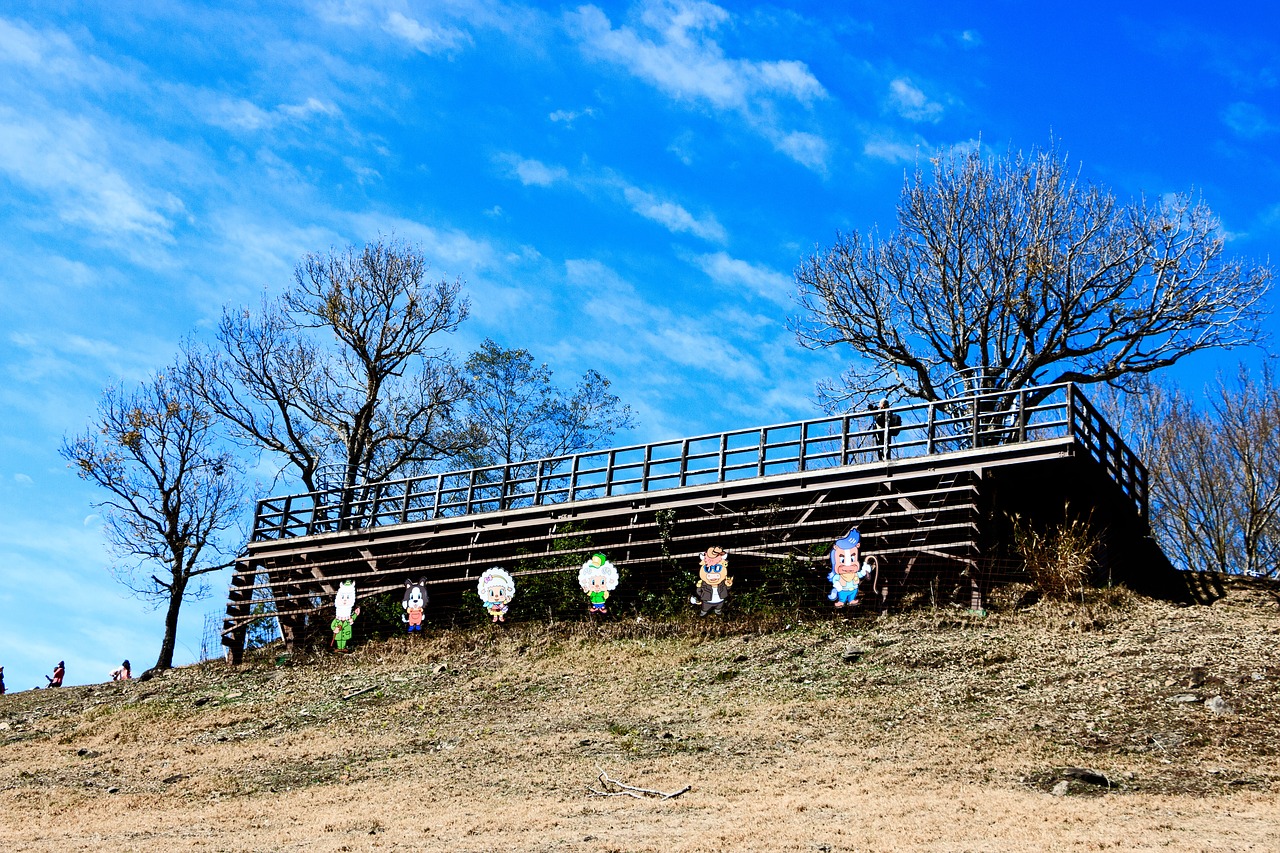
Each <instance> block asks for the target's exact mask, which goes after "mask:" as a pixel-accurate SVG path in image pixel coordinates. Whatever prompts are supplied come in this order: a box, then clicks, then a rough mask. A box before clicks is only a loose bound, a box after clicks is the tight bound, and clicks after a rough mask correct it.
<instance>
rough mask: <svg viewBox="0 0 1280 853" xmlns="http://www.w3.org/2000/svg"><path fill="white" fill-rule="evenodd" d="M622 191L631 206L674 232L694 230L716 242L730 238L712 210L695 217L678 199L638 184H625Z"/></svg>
mask: <svg viewBox="0 0 1280 853" xmlns="http://www.w3.org/2000/svg"><path fill="white" fill-rule="evenodd" d="M622 194H623V197H624V198H626V200H627V203H628V204H629V205H631V209H632V210H634V211H635V212H636V213H638V214H640V215H641V216H643V217H644V218H645V219H648V220H650V221H652V222H656V223H658V224H659V225H661V226H662V227H664V228H666V229H667V230H668V231H670V232H671V233H673V234H692V235H694V236H695V237H701V238H702V239H703V240H707V241H710V242H713V243H723V242H724V241H725V240H726V239H728V234H726V233H725V230H724V227H723V226H721V224H720V223H719V222H717V221H716V218H715V217H714V216H712V215H710V214H708V215H706V216H703V217H701V218H699V217H696V216H694V215H693V214H692V213H690V212H689V211H687V210H685V209H684V207H683V206H681V205H679V204H677V203H676V202H673V201H669V200H666V199H661V198H658V197H657V196H655V195H654V194H653V193H650V192H647V191H645V190H642V189H640V188H639V187H633V186H623V187H622Z"/></svg>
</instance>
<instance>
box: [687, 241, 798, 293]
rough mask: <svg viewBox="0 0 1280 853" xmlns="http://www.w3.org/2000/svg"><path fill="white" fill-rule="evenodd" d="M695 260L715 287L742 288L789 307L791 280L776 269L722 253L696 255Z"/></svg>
mask: <svg viewBox="0 0 1280 853" xmlns="http://www.w3.org/2000/svg"><path fill="white" fill-rule="evenodd" d="M695 261H696V263H697V264H698V266H699V267H701V268H702V271H703V272H705V273H706V274H707V275H708V276H709V277H710V278H711V279H712V280H713V281H715V282H717V283H719V284H723V285H727V286H730V287H746V288H747V289H749V290H751V291H753V292H755V293H757V294H759V295H760V296H763V297H764V298H766V299H769V300H771V301H773V302H776V303H778V304H779V305H788V304H790V300H789V296H790V293H791V289H792V282H791V279H790V278H789V277H787V276H785V275H783V274H782V273H780V272H777V271H776V270H772V269H769V268H768V267H764V266H759V265H757V264H752V263H748V262H747V261H744V260H741V259H739V258H734V257H731V256H730V255H729V254H727V253H726V252H715V253H713V254H709V255H700V256H698V257H697V258H695Z"/></svg>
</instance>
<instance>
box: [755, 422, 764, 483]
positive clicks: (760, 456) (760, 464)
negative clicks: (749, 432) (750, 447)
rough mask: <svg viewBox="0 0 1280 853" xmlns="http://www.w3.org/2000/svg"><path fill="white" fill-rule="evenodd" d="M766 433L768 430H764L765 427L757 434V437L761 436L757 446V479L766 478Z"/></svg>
mask: <svg viewBox="0 0 1280 853" xmlns="http://www.w3.org/2000/svg"><path fill="white" fill-rule="evenodd" d="M765 433H766V430H765V429H764V427H761V428H760V430H759V432H757V435H758V436H759V441H758V443H757V444H756V476H757V477H763V476H764V453H765V438H766V435H765Z"/></svg>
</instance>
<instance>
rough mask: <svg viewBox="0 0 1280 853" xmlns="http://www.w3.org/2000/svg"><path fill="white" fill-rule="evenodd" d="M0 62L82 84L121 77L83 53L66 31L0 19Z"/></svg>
mask: <svg viewBox="0 0 1280 853" xmlns="http://www.w3.org/2000/svg"><path fill="white" fill-rule="evenodd" d="M0 65H8V66H12V67H16V68H19V69H23V70H25V71H28V72H32V73H34V74H36V75H38V76H39V77H40V78H41V79H42V80H45V81H48V80H49V79H50V78H53V79H57V80H61V81H63V82H70V83H75V84H77V85H82V86H90V87H99V86H102V85H104V84H107V83H109V82H118V81H119V80H120V79H121V75H120V74H119V72H118V71H117V70H116V69H114V68H112V67H111V66H110V65H108V64H107V63H105V62H103V61H102V60H100V59H97V58H96V57H92V56H86V55H84V54H83V53H82V52H81V51H80V50H79V49H78V48H77V47H76V45H75V43H74V42H72V41H71V39H70V38H68V37H67V36H66V35H65V34H64V33H60V32H56V31H48V32H39V31H36V30H33V29H30V28H28V27H26V26H24V25H21V24H15V23H13V22H11V21H8V20H5V19H3V18H0Z"/></svg>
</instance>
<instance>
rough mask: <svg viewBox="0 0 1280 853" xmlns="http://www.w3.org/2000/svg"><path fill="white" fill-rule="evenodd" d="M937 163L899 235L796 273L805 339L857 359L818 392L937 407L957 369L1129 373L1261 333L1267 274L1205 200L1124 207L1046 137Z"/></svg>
mask: <svg viewBox="0 0 1280 853" xmlns="http://www.w3.org/2000/svg"><path fill="white" fill-rule="evenodd" d="M932 163H933V169H932V173H931V175H929V176H928V177H926V175H925V174H924V172H923V171H922V170H920V169H917V170H916V172H915V174H914V176H913V178H912V179H911V180H910V181H909V182H908V184H907V185H906V186H905V187H904V189H903V192H902V197H901V200H900V201H899V204H898V230H897V231H896V232H894V233H892V234H891V235H890V236H889V237H887V238H883V239H882V238H881V237H880V236H879V235H878V234H877V233H876V232H875V231H874V230H873V231H871V232H870V233H869V234H867V235H865V236H864V235H862V234H858V233H856V232H855V233H853V234H852V235H849V236H844V235H837V238H836V242H835V244H834V245H833V246H832V247H831V248H829V249H825V250H819V251H818V252H816V253H815V254H814V255H813V256H812V257H810V258H809V259H808V260H806V261H805V262H804V263H802V264H801V265H800V266H799V267H798V268H797V270H796V273H795V278H796V282H797V285H798V288H799V291H798V297H797V298H798V302H799V304H800V306H801V308H802V309H803V311H802V314H801V316H799V317H798V318H795V319H794V320H793V324H792V325H793V329H794V331H795V332H796V335H797V337H798V339H799V340H800V342H801V343H802V344H803V345H805V346H807V347H811V348H820V347H829V346H836V345H841V344H843V345H847V346H848V347H849V348H850V349H851V350H852V352H853V354H854V355H855V356H856V357H857V358H858V359H859V360H860V362H859V364H858V365H855V366H854V367H852V368H850V369H849V371H847V372H846V373H845V375H844V376H842V377H841V378H840V380H838V381H836V382H828V383H825V384H823V385H822V386H820V388H819V393H820V396H821V397H822V398H823V400H824V402H825V403H826V404H827V405H828V406H830V407H832V408H835V407H842V406H848V405H855V406H861V405H863V404H865V402H866V400H867V399H868V398H870V397H872V396H878V395H881V394H892V393H896V394H899V395H902V396H906V397H914V398H918V399H922V400H938V399H942V398H944V397H945V396H947V395H948V393H949V392H950V391H951V390H952V389H951V388H950V387H949V384H950V382H951V381H952V380H953V378H954V377H956V376H958V375H959V376H962V377H975V376H976V377H977V378H978V387H977V388H976V389H975V388H974V387H973V386H972V385H970V386H969V387H968V388H967V389H966V390H997V391H998V390H1008V389H1016V388H1023V387H1027V386H1029V385H1037V384H1046V383H1054V382H1067V381H1070V382H1077V383H1095V382H1108V383H1113V384H1123V383H1125V382H1126V381H1128V380H1130V379H1131V378H1132V377H1134V376H1137V375H1142V374H1146V373H1150V372H1151V371H1153V370H1158V369H1160V368H1163V367H1168V366H1170V365H1172V364H1174V363H1176V362H1177V361H1178V360H1180V359H1182V358H1183V357H1185V356H1187V355H1190V354H1191V353H1195V352H1199V351H1201V350H1205V349H1210V348H1219V347H1224V348H1225V347H1232V346H1237V345H1242V344H1248V343H1256V341H1257V331H1258V321H1259V317H1260V313H1261V300H1262V298H1263V296H1264V295H1265V294H1266V292H1267V290H1268V288H1269V287H1270V282H1271V271H1270V269H1268V268H1266V267H1261V266H1251V265H1248V264H1246V263H1244V262H1242V261H1238V260H1233V259H1229V258H1227V257H1225V256H1224V254H1223V243H1224V241H1223V236H1222V233H1221V230H1220V228H1219V224H1218V221H1217V220H1216V219H1215V218H1214V216H1213V214H1212V212H1211V211H1210V210H1209V209H1208V207H1206V206H1205V205H1204V204H1203V203H1202V202H1200V201H1198V200H1192V199H1190V198H1188V197H1186V196H1175V197H1167V198H1164V199H1162V200H1161V201H1160V202H1159V203H1158V204H1154V205H1148V204H1147V203H1146V202H1145V200H1139V201H1137V202H1134V203H1131V204H1128V205H1123V204H1120V203H1118V202H1117V201H1116V198H1115V196H1114V195H1113V194H1112V193H1111V192H1109V191H1106V190H1104V189H1101V188H1099V187H1096V186H1093V185H1089V184H1084V183H1082V182H1081V180H1080V179H1079V177H1078V176H1077V175H1075V174H1072V173H1071V172H1070V171H1069V169H1068V166H1067V161H1066V158H1065V157H1064V156H1060V155H1059V154H1058V152H1057V151H1056V149H1055V148H1054V147H1053V146H1052V145H1051V146H1050V148H1049V149H1048V150H1043V151H1041V150H1036V151H1033V152H1032V154H1031V155H1030V156H1024V155H1022V154H1021V153H1018V154H1009V155H1006V156H1004V157H1001V158H998V159H993V160H990V159H987V158H986V157H984V156H983V154H982V152H981V151H979V150H973V151H969V152H966V153H958V154H951V155H945V156H939V157H937V158H936V159H934V160H933V161H932Z"/></svg>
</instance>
